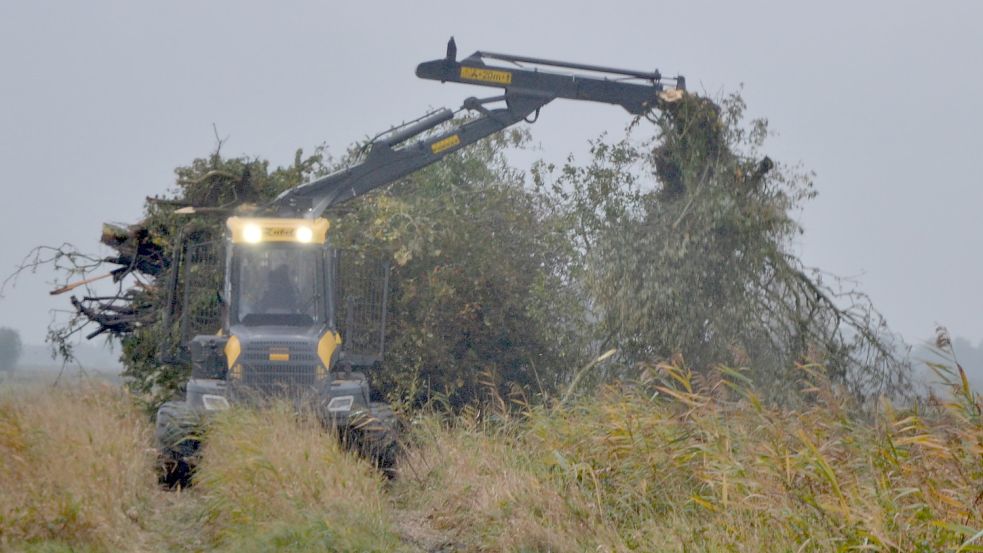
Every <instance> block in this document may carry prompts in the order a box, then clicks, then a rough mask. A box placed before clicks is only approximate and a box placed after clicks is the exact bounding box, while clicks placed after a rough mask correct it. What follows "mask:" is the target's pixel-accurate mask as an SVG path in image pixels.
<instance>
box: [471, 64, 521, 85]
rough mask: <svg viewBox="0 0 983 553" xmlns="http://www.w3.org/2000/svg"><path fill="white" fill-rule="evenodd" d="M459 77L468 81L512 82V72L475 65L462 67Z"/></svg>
mask: <svg viewBox="0 0 983 553" xmlns="http://www.w3.org/2000/svg"><path fill="white" fill-rule="evenodd" d="M461 78H462V79H467V80H469V81H482V82H486V83H495V84H512V73H510V72H509V71H497V70H495V69H479V68H477V67H462V68H461Z"/></svg>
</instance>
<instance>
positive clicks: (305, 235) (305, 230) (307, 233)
mask: <svg viewBox="0 0 983 553" xmlns="http://www.w3.org/2000/svg"><path fill="white" fill-rule="evenodd" d="M294 236H296V237H297V241H298V242H301V243H303V244H309V243H310V242H311V240H313V239H314V231H312V230H311V227H298V228H297V232H296V234H295V235H294Z"/></svg>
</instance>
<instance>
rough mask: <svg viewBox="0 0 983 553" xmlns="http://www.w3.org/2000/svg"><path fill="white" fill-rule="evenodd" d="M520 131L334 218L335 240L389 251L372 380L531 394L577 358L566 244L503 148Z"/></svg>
mask: <svg viewBox="0 0 983 553" xmlns="http://www.w3.org/2000/svg"><path fill="white" fill-rule="evenodd" d="M526 140H527V137H526V136H525V135H524V134H522V133H519V132H513V133H509V134H506V135H502V136H498V137H496V138H494V139H491V140H488V141H485V142H483V143H481V144H479V145H476V146H473V147H471V148H469V149H467V150H465V151H463V152H460V153H458V154H455V155H453V156H451V157H450V158H448V159H446V160H445V161H443V162H442V163H440V164H438V165H436V166H432V167H430V168H428V169H425V170H423V171H420V172H419V173H416V174H414V175H413V176H411V177H409V178H407V179H404V180H403V181H401V182H399V183H398V184H396V185H394V186H392V187H390V188H388V189H387V190H386V191H384V192H382V193H379V194H375V195H372V196H370V197H367V198H364V199H363V200H362V201H357V202H354V205H353V206H352V207H351V208H350V209H347V210H345V211H342V212H341V213H339V214H338V216H337V217H335V218H334V219H335V222H334V227H333V228H334V234H333V236H334V240H335V241H336V244H337V245H339V246H340V247H343V248H350V249H355V250H357V251H368V252H381V253H383V255H385V256H387V257H390V258H391V259H392V260H393V261H394V262H395V268H394V273H393V279H392V282H393V286H392V294H391V304H390V318H389V321H388V333H387V334H388V335H389V342H388V351H387V352H386V360H385V369H384V371H382V372H380V373H379V374H378V375H376V380H375V382H374V384H375V385H376V386H380V387H381V389H383V390H384V391H386V392H389V393H390V394H402V395H405V396H409V397H410V398H411V399H414V400H415V399H419V398H420V397H421V396H422V395H424V394H426V393H428V392H436V393H439V394H441V395H443V396H444V397H446V398H448V399H449V400H450V401H451V402H452V403H453V404H455V405H461V404H463V403H466V402H468V401H470V400H473V399H475V398H477V397H478V396H479V393H480V391H481V389H482V385H481V384H480V383H487V384H491V385H493V386H495V385H503V386H504V385H505V384H506V383H507V384H508V385H509V386H511V387H513V388H517V389H518V390H521V393H524V394H528V395H533V394H537V393H539V392H541V391H549V390H552V389H553V388H554V387H555V385H556V384H557V382H558V381H560V380H561V379H562V378H563V375H564V373H565V369H566V367H567V366H569V365H570V364H571V363H572V362H576V361H577V360H578V359H579V355H580V354H581V350H582V348H580V347H578V346H577V345H576V344H572V342H573V341H574V339H573V338H572V337H571V332H570V331H571V330H573V329H574V327H572V326H571V323H570V318H569V317H567V311H565V310H564V309H562V308H561V304H562V302H565V301H568V300H569V299H570V298H572V297H575V296H574V295H573V293H572V290H571V289H570V286H569V283H568V282H564V281H563V279H561V278H560V277H559V275H560V274H561V273H562V271H563V270H564V268H565V267H566V266H567V265H568V264H569V261H570V260H569V259H568V257H567V255H568V253H569V249H568V248H566V247H565V244H564V243H563V242H562V241H561V239H562V236H559V235H557V234H556V233H553V232H551V229H550V227H549V226H548V222H544V220H543V218H542V217H541V216H540V213H539V211H538V209H537V203H536V200H537V198H536V196H535V195H534V194H533V193H531V192H530V191H529V190H527V189H525V188H524V186H523V178H522V175H521V174H520V173H518V172H517V171H515V170H514V169H512V168H511V167H509V165H508V164H507V162H506V160H505V157H504V152H505V150H506V149H507V148H510V147H516V146H521V145H522V144H523V143H524V142H525V141H526ZM571 345H572V346H573V347H570V346H571ZM503 389H504V388H503Z"/></svg>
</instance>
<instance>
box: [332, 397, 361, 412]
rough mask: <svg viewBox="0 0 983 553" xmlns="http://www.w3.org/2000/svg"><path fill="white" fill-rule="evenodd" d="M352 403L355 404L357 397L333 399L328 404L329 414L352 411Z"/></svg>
mask: <svg viewBox="0 0 983 553" xmlns="http://www.w3.org/2000/svg"><path fill="white" fill-rule="evenodd" d="M352 403H355V396H338V397H333V398H331V401H329V402H328V412H329V413H347V412H349V411H351V410H352Z"/></svg>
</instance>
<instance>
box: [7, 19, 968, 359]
mask: <svg viewBox="0 0 983 553" xmlns="http://www.w3.org/2000/svg"><path fill="white" fill-rule="evenodd" d="M981 24H983V2H974V1H965V2H932V3H928V2H902V1H897V0H894V1H881V2H858V1H851V2H831V1H824V2H789V1H782V2H777V1H776V2H742V3H738V2H719V3H712V2H693V1H685V2H680V1H678V0H676V1H673V2H658V1H653V0H644V1H638V2H615V1H611V0H608V1H604V2H602V1H597V0H595V1H591V2H579V1H573V0H564V1H552V2H532V1H530V0H526V1H501V0H500V1H496V2H481V3H480V4H479V3H468V2H462V1H456V2H391V3H383V2H370V1H364V2H344V3H342V2H299V1H298V2H262V3H261V2H252V1H243V0H236V1H209V2H201V1H194V2H192V1H174V0H170V1H167V2H132V1H119V2H106V1H101V0H89V1H86V2H76V1H71V2H70V1H59V2H54V1H51V2H48V1H43V0H38V1H21V2H15V1H12V0H6V1H4V2H0V178H2V185H0V186H2V190H3V192H4V196H3V197H2V198H0V273H2V274H3V275H6V274H7V273H8V272H9V271H11V270H12V269H13V268H14V267H15V265H16V264H17V263H18V261H19V260H20V259H21V257H23V256H24V255H25V254H26V253H27V252H28V250H29V249H30V248H31V246H33V245H36V244H42V243H43V244H58V243H61V242H63V241H70V242H72V243H74V244H75V245H77V246H78V247H79V248H80V249H83V250H93V251H98V236H99V230H100V224H101V223H102V222H103V221H120V222H134V221H136V220H138V219H139V218H140V216H141V209H142V204H143V199H144V197H145V196H147V195H153V194H157V193H160V192H162V191H165V190H167V189H169V188H170V187H171V186H172V185H173V180H174V175H173V172H172V170H173V168H174V167H176V166H178V165H181V164H185V163H187V162H188V161H190V160H191V159H193V158H194V157H197V156H202V155H206V154H207V153H208V152H209V151H210V150H211V149H212V148H213V146H214V137H213V132H212V124H213V123H214V124H215V125H216V126H217V127H218V129H219V132H220V133H221V135H222V136H223V137H224V136H228V137H229V140H228V142H227V143H226V145H225V147H224V149H223V151H224V152H225V153H227V154H230V155H239V154H245V155H251V156H253V155H255V156H262V157H265V158H269V159H271V160H272V161H273V162H274V163H277V164H286V163H289V162H290V161H291V159H292V157H293V152H294V150H295V149H296V148H297V147H304V148H306V149H308V150H310V149H311V148H313V147H314V146H316V145H318V144H320V143H327V144H328V145H329V146H330V147H331V148H332V149H333V150H334V151H335V152H342V151H344V148H345V146H346V145H347V144H349V143H350V142H352V141H353V140H357V139H360V138H364V137H365V136H366V135H370V134H375V132H376V131H379V130H382V129H384V128H386V127H388V126H390V125H392V124H394V123H398V122H400V121H403V120H407V119H411V118H414V117H416V116H417V115H419V114H421V113H423V112H424V111H425V110H427V109H428V108H431V107H442V106H447V107H452V108H456V107H458V106H459V105H460V101H461V100H462V99H463V98H464V97H466V96H469V95H472V94H476V95H488V94H489V90H488V89H471V88H470V87H467V86H461V85H440V84H438V83H435V82H432V81H423V80H420V79H417V78H416V77H415V76H414V74H413V71H414V68H415V66H416V64H417V63H419V62H421V61H424V60H429V59H433V58H438V57H442V56H443V52H444V45H445V42H446V40H447V38H448V37H450V36H451V35H454V36H455V37H456V38H457V43H458V47H459V53H460V54H461V55H462V56H463V55H466V54H468V53H470V52H472V51H474V50H478V49H482V50H489V51H499V52H508V53H516V54H523V55H529V56H537V57H547V58H557V59H566V60H570V61H578V62H583V63H596V64H604V65H613V66H617V67H628V68H638V69H646V70H651V69H655V68H659V69H661V70H662V71H663V73H665V74H674V73H681V74H684V75H685V76H686V77H687V79H688V83H689V85H690V88H691V89H695V90H698V91H707V92H710V93H713V94H717V93H720V92H724V91H734V90H737V89H738V88H739V87H740V86H741V84H742V83H743V86H744V89H743V95H744V97H745V99H746V100H747V102H748V104H749V108H750V113H751V114H752V115H753V116H766V117H768V118H769V120H770V121H771V126H772V128H773V129H774V130H775V131H777V133H778V134H777V135H776V136H774V137H773V138H772V139H770V141H769V143H768V147H767V148H766V151H767V153H769V154H770V155H771V156H772V157H773V158H775V159H777V160H780V161H783V162H787V163H797V162H801V163H802V164H803V166H804V167H805V168H807V169H809V170H813V171H815V172H816V174H817V178H816V187H817V190H818V192H819V197H818V198H817V199H816V200H814V201H812V202H811V203H809V204H808V205H807V206H806V209H805V211H804V212H803V214H802V222H803V224H804V226H805V228H806V233H805V235H804V236H803V237H802V238H801V240H800V241H799V242H798V243H797V244H796V249H797V252H798V253H799V254H801V255H802V257H803V258H804V260H805V261H806V263H808V264H810V265H815V266H819V267H822V268H823V269H825V270H827V271H830V272H832V273H836V274H840V275H844V276H850V277H855V278H856V279H857V280H858V281H859V283H860V286H861V287H862V288H863V289H864V290H866V291H867V292H868V293H869V294H870V296H871V297H872V298H873V300H874V302H875V304H876V305H877V306H879V308H880V309H881V311H883V312H884V314H885V315H886V316H887V317H888V320H889V322H890V323H891V325H892V327H893V328H895V329H896V330H898V331H900V332H901V333H902V334H903V335H904V336H905V337H906V338H907V339H909V340H912V341H917V340H920V339H922V338H924V337H927V336H929V335H930V334H931V333H932V331H933V329H934V327H935V325H936V323H942V324H946V325H948V326H949V327H950V328H951V330H952V331H953V333H954V334H957V335H963V336H967V337H969V338H970V339H972V340H973V341H974V342H976V341H978V340H980V339H981V338H983V319H981V313H983V293H981V290H980V288H981V283H983V256H981V253H983V247H981V246H983V235H981V222H980V219H979V212H980V209H981V206H983V182H981V181H983V178H981V176H980V175H981V174H983V168H981V167H980V163H979V160H980V159H981V153H983V138H981V136H983V135H981V130H983V107H981V104H980V102H981V100H980V98H983V30H981ZM627 122H628V115H627V114H626V113H625V112H623V111H622V110H620V109H619V108H615V107H611V106H606V105H588V104H579V103H573V102H565V103H561V102H555V103H554V104H551V105H550V106H548V107H547V108H545V109H544V110H543V114H542V117H541V118H540V120H539V122H538V123H536V124H535V125H534V126H533V128H532V132H533V136H534V138H535V140H536V141H537V143H539V144H540V148H541V150H540V151H539V154H540V155H542V156H543V157H545V158H547V159H550V160H562V159H563V158H564V157H565V156H566V155H567V154H568V153H574V154H577V155H579V156H581V157H582V156H583V155H584V154H585V152H586V141H587V140H588V139H590V138H592V137H596V136H597V135H598V134H600V133H602V132H604V131H607V132H609V133H610V134H611V135H613V136H619V135H621V134H622V132H623V128H624V126H625V124H626V123H627ZM52 278H53V276H52V275H51V274H48V273H39V274H37V275H33V276H28V277H25V278H21V279H20V281H19V282H18V284H17V287H16V288H15V289H13V290H8V292H7V294H6V297H5V298H4V299H2V300H0V326H12V327H15V328H18V329H19V330H20V331H21V333H22V336H23V338H24V340H25V342H29V343H36V342H40V341H42V340H43V338H44V334H45V327H46V326H47V323H48V319H49V310H50V309H52V308H64V307H66V306H67V298H64V297H61V298H54V299H52V298H49V297H48V295H47V290H48V289H49V286H48V285H47V282H49V281H50V280H52Z"/></svg>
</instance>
